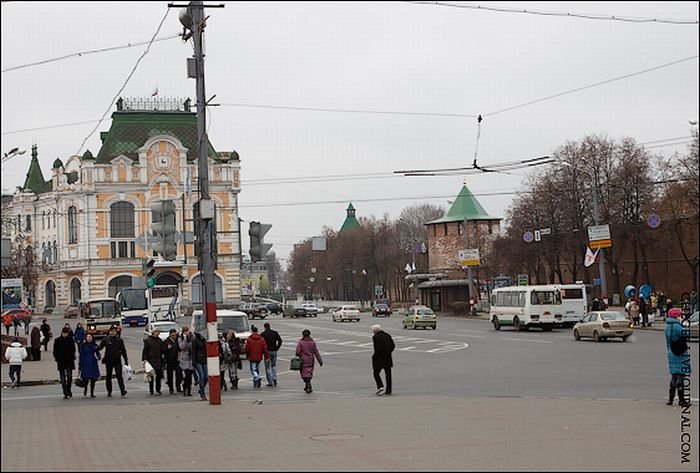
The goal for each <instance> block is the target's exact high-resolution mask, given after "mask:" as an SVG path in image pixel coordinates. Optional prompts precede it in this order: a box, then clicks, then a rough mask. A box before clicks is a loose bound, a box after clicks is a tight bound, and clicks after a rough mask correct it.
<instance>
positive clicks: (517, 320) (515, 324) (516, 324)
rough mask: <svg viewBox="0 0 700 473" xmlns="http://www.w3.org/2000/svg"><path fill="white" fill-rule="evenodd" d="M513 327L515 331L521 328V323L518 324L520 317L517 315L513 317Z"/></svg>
mask: <svg viewBox="0 0 700 473" xmlns="http://www.w3.org/2000/svg"><path fill="white" fill-rule="evenodd" d="M513 328H514V329H515V331H516V332H520V331H521V330H522V329H523V327H522V325H520V319H519V318H517V317H514V318H513Z"/></svg>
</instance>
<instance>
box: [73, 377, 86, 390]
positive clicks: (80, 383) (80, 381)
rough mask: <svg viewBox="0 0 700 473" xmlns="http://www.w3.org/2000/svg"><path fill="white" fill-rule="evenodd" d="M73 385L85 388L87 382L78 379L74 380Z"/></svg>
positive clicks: (80, 378)
mask: <svg viewBox="0 0 700 473" xmlns="http://www.w3.org/2000/svg"><path fill="white" fill-rule="evenodd" d="M75 385H76V386H77V387H79V388H84V387H85V386H87V381H86V380H84V379H83V378H82V377H78V378H76V380H75Z"/></svg>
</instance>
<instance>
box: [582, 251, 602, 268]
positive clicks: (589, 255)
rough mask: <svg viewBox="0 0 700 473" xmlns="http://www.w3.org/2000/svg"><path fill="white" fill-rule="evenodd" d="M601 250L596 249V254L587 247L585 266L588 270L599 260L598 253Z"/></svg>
mask: <svg viewBox="0 0 700 473" xmlns="http://www.w3.org/2000/svg"><path fill="white" fill-rule="evenodd" d="M599 251H600V248H596V250H595V253H593V252H592V251H591V249H590V248H589V247H586V257H585V259H584V262H583V265H584V266H585V267H586V268H587V267H589V266H591V265H592V264H593V263H595V262H596V260H597V259H598V252H599Z"/></svg>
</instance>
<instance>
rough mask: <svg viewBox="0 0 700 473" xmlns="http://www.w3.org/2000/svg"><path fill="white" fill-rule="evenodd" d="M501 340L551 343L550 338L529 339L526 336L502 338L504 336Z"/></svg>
mask: <svg viewBox="0 0 700 473" xmlns="http://www.w3.org/2000/svg"><path fill="white" fill-rule="evenodd" d="M501 340H515V341H517V342H534V343H552V341H551V340H530V339H527V338H504V337H501Z"/></svg>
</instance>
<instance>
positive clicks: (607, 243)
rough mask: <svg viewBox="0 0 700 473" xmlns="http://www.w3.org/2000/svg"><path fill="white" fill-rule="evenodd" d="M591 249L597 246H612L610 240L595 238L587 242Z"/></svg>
mask: <svg viewBox="0 0 700 473" xmlns="http://www.w3.org/2000/svg"><path fill="white" fill-rule="evenodd" d="M588 245H589V246H590V247H591V249H592V250H595V249H597V248H610V247H611V246H612V240H596V241H591V242H589V243H588Z"/></svg>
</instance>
